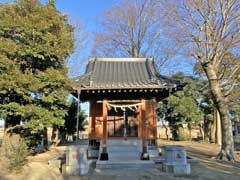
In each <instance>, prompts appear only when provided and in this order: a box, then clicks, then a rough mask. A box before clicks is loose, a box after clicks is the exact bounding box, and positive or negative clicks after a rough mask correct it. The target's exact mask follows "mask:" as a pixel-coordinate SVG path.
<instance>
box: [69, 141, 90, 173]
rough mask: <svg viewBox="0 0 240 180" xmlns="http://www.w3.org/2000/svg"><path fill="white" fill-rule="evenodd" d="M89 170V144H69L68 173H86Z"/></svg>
mask: <svg viewBox="0 0 240 180" xmlns="http://www.w3.org/2000/svg"><path fill="white" fill-rule="evenodd" d="M88 171H89V163H88V160H87V146H83V145H81V146H79V145H78V146H69V147H68V148H67V154H66V174H68V175H75V176H78V175H84V174H87V173H88Z"/></svg>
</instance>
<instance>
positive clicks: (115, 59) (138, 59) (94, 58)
mask: <svg viewBox="0 0 240 180" xmlns="http://www.w3.org/2000/svg"><path fill="white" fill-rule="evenodd" d="M148 60H151V61H153V58H131V57H123V58H115V57H106V58H99V57H90V58H88V61H90V62H91V61H92V62H93V61H95V62H96V61H110V62H145V61H148Z"/></svg>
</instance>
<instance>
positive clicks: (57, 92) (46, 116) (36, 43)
mask: <svg viewBox="0 0 240 180" xmlns="http://www.w3.org/2000/svg"><path fill="white" fill-rule="evenodd" d="M72 34H73V28H72V27H71V25H69V24H68V23H67V17H66V16H64V15H61V14H60V12H59V11H58V10H57V9H56V7H55V6H54V1H49V2H48V3H46V4H41V3H40V2H39V1H38V0H18V1H16V2H14V3H2V4H0V41H1V43H0V104H1V105H0V113H2V114H4V116H5V119H6V121H7V122H6V124H14V122H15V123H16V122H17V123H19V121H22V122H23V123H24V124H25V125H26V127H29V128H31V129H32V130H33V131H38V130H42V129H43V128H45V127H49V126H51V125H63V124H64V117H65V114H66V111H67V109H66V108H67V107H68V104H67V102H66V97H67V96H68V94H69V90H70V89H71V86H70V85H71V83H70V81H69V80H68V78H67V67H66V58H67V57H68V56H69V55H70V53H72V51H73V35H72Z"/></svg>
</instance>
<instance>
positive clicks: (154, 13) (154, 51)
mask: <svg viewBox="0 0 240 180" xmlns="http://www.w3.org/2000/svg"><path fill="white" fill-rule="evenodd" d="M160 18H161V14H160V13H159V8H157V3H156V1H154V0H131V1H128V0H124V1H123V2H122V3H120V4H116V5H114V6H113V7H112V8H111V9H109V10H107V11H106V12H105V13H104V14H103V17H102V20H101V28H102V29H101V30H100V31H98V32H97V33H96V34H95V42H94V47H93V54H94V55H96V56H102V57H147V56H148V57H149V56H154V58H155V59H156V60H157V62H158V65H159V66H163V65H165V64H166V63H167V60H168V59H170V58H171V57H173V56H174V54H175V53H173V52H174V51H172V49H169V46H168V44H169V43H170V42H168V40H167V39H166V38H165V39H164V37H163V36H162V33H161V31H162V29H161V21H159V19H160ZM171 48H172V47H171ZM163 52H164V53H163Z"/></svg>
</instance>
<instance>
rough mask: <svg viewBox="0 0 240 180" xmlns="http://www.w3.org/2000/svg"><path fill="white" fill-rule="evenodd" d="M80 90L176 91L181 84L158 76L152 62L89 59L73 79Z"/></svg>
mask: <svg viewBox="0 0 240 180" xmlns="http://www.w3.org/2000/svg"><path fill="white" fill-rule="evenodd" d="M73 80H74V81H75V82H76V85H77V87H78V88H80V89H81V90H94V89H96V90H103V89H159V88H177V87H178V86H179V85H180V81H178V80H174V79H171V78H168V77H166V76H162V75H160V74H159V72H158V69H157V67H156V65H155V64H154V60H153V59H152V58H90V59H89V62H88V64H87V68H86V72H85V74H83V75H82V76H79V77H76V78H74V79H73Z"/></svg>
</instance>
